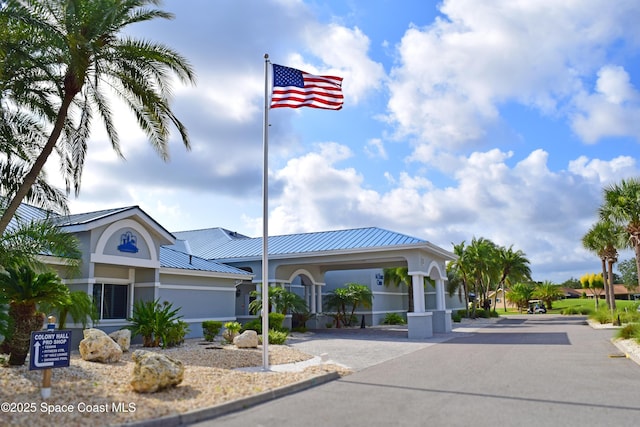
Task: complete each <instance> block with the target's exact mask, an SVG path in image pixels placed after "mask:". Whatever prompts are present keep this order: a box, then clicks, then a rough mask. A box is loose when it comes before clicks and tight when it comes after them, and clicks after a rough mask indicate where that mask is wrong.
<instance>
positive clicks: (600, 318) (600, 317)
mask: <svg viewBox="0 0 640 427" xmlns="http://www.w3.org/2000/svg"><path fill="white" fill-rule="evenodd" d="M589 318H590V319H593V320H595V321H596V322H598V323H600V324H605V323H612V322H613V317H611V311H609V309H608V308H601V309H599V310H598V311H595V312H593V313H592V314H591V315H590V316H589Z"/></svg>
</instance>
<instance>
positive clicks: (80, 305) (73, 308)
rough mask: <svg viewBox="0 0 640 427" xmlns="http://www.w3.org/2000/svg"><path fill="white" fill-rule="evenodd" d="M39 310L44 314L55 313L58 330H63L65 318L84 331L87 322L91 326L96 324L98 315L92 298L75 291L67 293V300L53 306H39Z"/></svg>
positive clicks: (65, 322)
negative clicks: (77, 324) (80, 326)
mask: <svg viewBox="0 0 640 427" xmlns="http://www.w3.org/2000/svg"><path fill="white" fill-rule="evenodd" d="M40 309H41V310H42V311H44V312H45V313H55V314H57V317H58V329H65V327H66V324H67V316H69V317H70V318H71V321H72V322H73V323H79V324H81V325H82V329H86V328H87V325H89V322H91V325H95V324H96V323H98V320H99V319H100V315H99V313H98V308H97V307H96V304H95V302H94V301H93V298H91V297H90V296H89V294H87V293H86V292H83V291H75V292H70V293H69V299H68V300H67V301H63V302H62V303H60V302H58V303H56V304H55V305H53V304H44V303H43V304H40Z"/></svg>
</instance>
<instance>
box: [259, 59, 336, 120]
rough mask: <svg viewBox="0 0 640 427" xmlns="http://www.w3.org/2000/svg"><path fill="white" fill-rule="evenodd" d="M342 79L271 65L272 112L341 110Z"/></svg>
mask: <svg viewBox="0 0 640 427" xmlns="http://www.w3.org/2000/svg"><path fill="white" fill-rule="evenodd" d="M343 102H344V98H343V96H342V77H334V76H314V75H313V74H309V73H305V72H304V71H300V70H296V69H295V68H290V67H284V66H282V65H276V64H273V92H272V95H271V108H279V107H289V108H300V107H311V108H323V109H326V110H339V109H341V108H342V103H343Z"/></svg>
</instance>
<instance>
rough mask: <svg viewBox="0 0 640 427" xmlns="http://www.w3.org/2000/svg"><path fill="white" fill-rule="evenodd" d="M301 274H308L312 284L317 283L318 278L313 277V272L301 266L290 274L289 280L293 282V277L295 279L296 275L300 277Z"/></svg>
mask: <svg viewBox="0 0 640 427" xmlns="http://www.w3.org/2000/svg"><path fill="white" fill-rule="evenodd" d="M300 275H304V276H307V277H308V278H309V279H311V284H312V285H315V284H316V279H315V278H314V277H313V274H311V273H309V270H307V269H306V268H299V269H297V270H296V271H294V272H293V273H292V274H291V276H289V282H293V279H295V278H296V277H298V276H300Z"/></svg>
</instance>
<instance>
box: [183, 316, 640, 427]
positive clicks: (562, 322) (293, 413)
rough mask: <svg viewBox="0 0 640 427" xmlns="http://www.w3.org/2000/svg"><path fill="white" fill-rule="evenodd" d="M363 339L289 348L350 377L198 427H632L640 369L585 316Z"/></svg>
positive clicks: (638, 406) (639, 404) (637, 412)
mask: <svg viewBox="0 0 640 427" xmlns="http://www.w3.org/2000/svg"><path fill="white" fill-rule="evenodd" d="M353 333H355V332H353ZM366 333H367V334H369V338H368V339H362V338H363V336H362V335H361V336H358V335H354V336H351V337H345V336H344V335H345V333H344V332H343V333H338V332H335V331H329V332H327V333H318V334H316V335H315V337H312V338H309V339H307V340H303V339H301V340H300V342H299V343H296V344H294V345H296V346H298V347H300V348H301V349H303V350H305V351H308V350H309V349H313V350H314V351H313V353H314V354H318V355H319V354H321V353H328V357H329V358H330V359H332V360H335V361H336V362H339V363H343V364H345V365H347V366H351V367H353V368H355V369H356V370H357V372H355V373H354V374H352V375H349V376H346V377H343V378H341V379H339V380H336V381H332V382H330V383H327V384H323V385H320V386H318V387H314V388H311V389H308V390H305V391H302V392H299V393H296V394H291V395H288V396H285V397H283V398H280V399H276V400H273V401H270V402H267V403H265V404H262V405H259V406H256V407H253V408H249V409H246V410H244V411H242V412H236V413H232V414H229V415H226V416H223V417H220V418H216V419H213V420H209V421H205V422H201V423H198V424H196V425H197V426H200V427H204V426H238V427H247V426H309V427H313V426H323V427H324V426H367V427H371V426H422V425H428V426H474V427H476V426H480V427H481V426H492V427H493V426H497V425H504V426H554V427H555V426H581V427H582V426H607V425H611V426H637V425H639V424H640V366H638V365H637V364H636V363H634V362H632V361H631V360H629V359H626V358H620V357H616V356H618V354H619V351H618V350H617V348H616V347H615V346H614V345H613V344H612V343H611V342H610V338H611V337H612V336H613V332H612V331H611V330H594V329H592V328H590V327H589V326H587V325H586V324H585V321H584V318H580V317H566V316H552V315H537V316H513V317H509V318H505V319H502V320H501V321H500V322H498V323H495V324H492V325H487V326H486V327H482V328H478V329H476V328H471V329H470V328H469V327H466V328H465V327H459V328H456V330H455V331H454V332H453V333H452V334H447V336H440V337H438V336H437V337H435V338H433V339H431V340H429V342H414V341H409V340H407V339H406V338H404V339H402V338H401V337H399V336H398V335H399V333H396V334H395V335H394V333H393V332H390V333H389V331H387V332H383V333H380V334H379V335H378V336H375V334H374V331H371V332H370V331H367V332H366ZM331 334H333V338H331ZM385 334H386V336H385ZM318 352H320V353H318Z"/></svg>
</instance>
